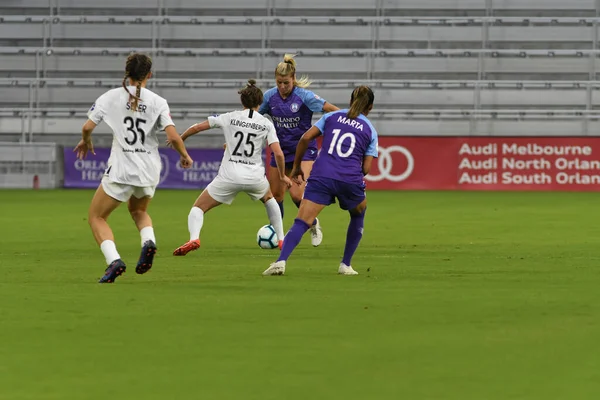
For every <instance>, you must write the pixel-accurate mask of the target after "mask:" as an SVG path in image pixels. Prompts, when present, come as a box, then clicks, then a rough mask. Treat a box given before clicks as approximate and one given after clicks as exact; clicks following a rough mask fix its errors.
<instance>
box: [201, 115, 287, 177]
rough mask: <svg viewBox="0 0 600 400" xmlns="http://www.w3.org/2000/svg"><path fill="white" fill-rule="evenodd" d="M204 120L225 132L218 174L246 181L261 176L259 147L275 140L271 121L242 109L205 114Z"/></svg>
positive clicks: (260, 151) (263, 146)
mask: <svg viewBox="0 0 600 400" xmlns="http://www.w3.org/2000/svg"><path fill="white" fill-rule="evenodd" d="M208 122H209V124H210V127H211V128H221V129H223V133H224V135H225V143H226V144H227V146H226V148H225V152H224V154H223V161H222V162H221V167H220V168H219V175H220V176H221V177H222V178H224V179H227V180H229V181H231V182H237V183H248V182H252V181H255V180H258V179H262V178H264V177H265V166H264V164H263V159H262V152H263V149H264V148H265V147H266V146H267V145H271V144H272V143H275V142H279V139H278V138H277V134H276V133H275V127H274V126H273V123H272V122H271V121H269V120H268V119H267V118H265V117H263V116H262V115H260V114H259V113H257V112H255V111H254V110H242V111H232V112H229V113H225V114H221V115H218V116H214V117H208Z"/></svg>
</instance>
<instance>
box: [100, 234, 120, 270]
mask: <svg viewBox="0 0 600 400" xmlns="http://www.w3.org/2000/svg"><path fill="white" fill-rule="evenodd" d="M100 250H102V254H104V258H105V259H106V265H110V263H112V262H113V261H115V260H118V259H119V258H121V256H120V255H119V252H118V251H117V246H116V245H115V242H113V241H112V240H105V241H104V242H102V243H100Z"/></svg>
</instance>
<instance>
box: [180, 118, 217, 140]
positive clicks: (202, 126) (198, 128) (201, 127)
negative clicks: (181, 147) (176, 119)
mask: <svg viewBox="0 0 600 400" xmlns="http://www.w3.org/2000/svg"><path fill="white" fill-rule="evenodd" d="M209 129H210V123H209V122H208V120H207V121H203V122H199V123H197V124H195V125H192V126H190V127H189V128H187V129H186V130H185V132H183V134H182V135H181V140H184V141H185V140H186V139H187V138H189V137H190V136H194V135H195V134H196V133H200V132H202V131H207V130H209Z"/></svg>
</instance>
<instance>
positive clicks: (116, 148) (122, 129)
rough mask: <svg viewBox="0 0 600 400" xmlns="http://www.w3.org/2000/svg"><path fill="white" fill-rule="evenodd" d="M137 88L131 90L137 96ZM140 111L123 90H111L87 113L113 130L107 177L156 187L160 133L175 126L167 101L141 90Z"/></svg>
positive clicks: (91, 118)
mask: <svg viewBox="0 0 600 400" xmlns="http://www.w3.org/2000/svg"><path fill="white" fill-rule="evenodd" d="M135 89H136V88H135V87H134V86H130V87H128V90H129V91H130V92H131V93H135ZM140 98H141V101H139V105H138V109H137V110H136V111H135V112H133V111H132V110H131V104H130V102H129V95H128V94H127V93H126V92H125V90H124V89H123V88H117V89H112V90H109V91H108V92H106V93H104V94H103V95H102V96H100V97H99V98H98V100H96V103H94V105H93V106H92V108H91V109H90V111H89V112H88V118H89V119H90V120H92V121H93V122H94V123H95V124H99V123H100V122H102V121H104V122H106V124H107V125H108V126H110V128H111V129H112V131H113V143H112V148H111V151H110V158H109V159H108V168H107V170H106V175H107V176H108V178H109V179H110V180H111V181H113V182H117V183H123V184H127V185H132V186H140V187H144V186H156V185H158V181H159V179H160V169H161V163H160V154H159V153H158V137H157V133H158V131H160V130H164V129H165V128H166V127H167V126H169V125H175V124H173V120H172V119H171V115H170V113H169V105H168V104H167V101H166V100H165V99H163V98H162V97H160V96H159V95H157V94H156V93H154V92H152V91H150V90H148V89H145V88H142V90H141V93H140Z"/></svg>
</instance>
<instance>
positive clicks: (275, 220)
mask: <svg viewBox="0 0 600 400" xmlns="http://www.w3.org/2000/svg"><path fill="white" fill-rule="evenodd" d="M265 208H266V209H267V216H268V217H269V222H270V223H271V225H273V229H275V233H276V234H277V240H283V237H284V236H285V233H283V220H282V219H281V211H280V210H279V204H277V200H275V199H274V198H273V199H271V200H269V201H267V202H266V203H265Z"/></svg>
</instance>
